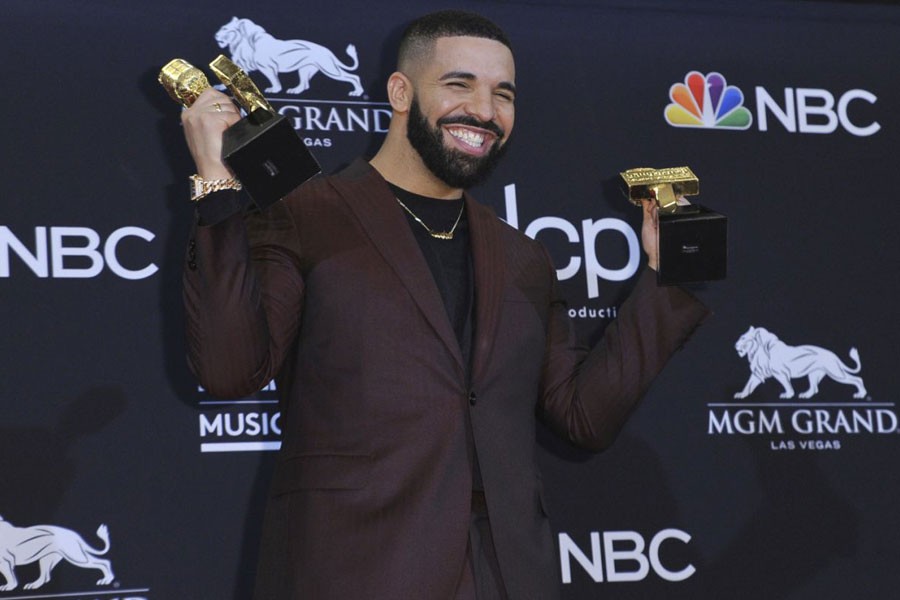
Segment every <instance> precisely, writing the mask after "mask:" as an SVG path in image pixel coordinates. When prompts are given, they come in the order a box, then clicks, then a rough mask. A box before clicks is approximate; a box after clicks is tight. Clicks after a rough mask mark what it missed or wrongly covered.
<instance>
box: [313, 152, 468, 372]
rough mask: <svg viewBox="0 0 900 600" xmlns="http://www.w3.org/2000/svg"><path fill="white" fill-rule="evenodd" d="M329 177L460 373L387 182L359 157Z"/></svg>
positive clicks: (435, 294) (455, 347) (436, 298)
mask: <svg viewBox="0 0 900 600" xmlns="http://www.w3.org/2000/svg"><path fill="white" fill-rule="evenodd" d="M329 181H330V183H331V185H332V186H333V187H334V189H335V190H336V191H337V192H338V194H340V196H341V197H342V198H343V199H344V201H345V202H346V203H347V205H348V206H349V207H350V209H351V210H352V211H353V213H354V214H356V216H357V218H358V219H359V222H360V224H361V226H362V228H363V230H364V231H365V232H366V234H367V235H368V236H369V238H370V239H371V240H372V244H373V245H374V246H375V248H376V249H377V250H378V252H379V253H380V254H381V255H382V256H383V257H384V259H385V261H386V262H387V263H388V264H389V265H390V266H391V268H392V269H393V270H394V272H395V273H396V274H397V277H398V278H399V279H400V281H401V282H402V283H403V285H404V286H405V287H406V289H407V291H408V292H409V294H410V296H412V298H413V300H414V301H415V303H416V304H417V305H418V306H419V308H420V310H421V311H422V313H423V314H424V315H425V318H426V319H427V320H428V322H429V323H430V324H431V326H432V327H433V328H434V331H435V333H436V334H437V335H438V337H440V338H441V340H442V341H443V342H444V343H445V344H446V345H447V347H448V349H449V350H450V352H451V353H452V354H453V356H454V358H456V360H457V362H458V363H459V366H460V367H461V368H462V369H463V371H465V365H464V364H463V358H462V351H461V350H460V348H459V342H457V340H456V334H455V333H454V332H453V328H452V326H451V325H450V319H449V318H448V317H447V310H446V309H445V308H444V301H443V300H442V299H441V294H440V292H439V291H438V289H437V285H435V283H434V277H433V276H432V274H431V270H430V269H429V268H428V263H426V262H425V258H424V257H423V256H422V251H421V249H420V248H419V245H418V243H417V242H416V239H415V236H413V234H412V232H411V231H410V230H409V224H408V223H407V221H406V217H404V216H403V212H402V209H401V208H400V206H399V205H398V204H397V201H396V199H395V198H394V194H393V193H391V190H390V188H389V187H388V185H387V183H386V182H385V181H384V179H382V177H381V176H380V175H379V174H378V172H377V171H376V170H375V169H373V168H372V167H371V166H370V165H369V164H368V163H366V162H365V161H363V160H358V161H356V162H355V163H354V164H353V165H351V166H350V167H349V168H348V169H347V170H345V171H343V172H342V173H340V174H338V175H337V176H335V177H331V178H329ZM476 271H477V267H476ZM476 280H477V276H476Z"/></svg>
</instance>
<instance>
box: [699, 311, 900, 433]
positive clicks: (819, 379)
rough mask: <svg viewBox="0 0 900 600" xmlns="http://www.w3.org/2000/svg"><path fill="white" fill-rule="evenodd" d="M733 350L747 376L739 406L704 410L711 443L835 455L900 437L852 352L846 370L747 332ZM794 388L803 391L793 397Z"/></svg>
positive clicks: (830, 355)
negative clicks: (762, 442) (727, 439)
mask: <svg viewBox="0 0 900 600" xmlns="http://www.w3.org/2000/svg"><path fill="white" fill-rule="evenodd" d="M734 349H735V351H736V352H737V355H738V357H739V359H741V360H746V361H747V363H748V366H749V369H750V376H749V377H748V379H747V381H746V383H745V384H744V387H743V389H741V390H740V391H739V392H737V393H735V394H734V400H736V401H737V402H711V403H709V404H708V405H707V408H708V421H707V433H708V434H709V435H711V436H765V437H767V438H769V448H770V449H771V450H840V449H841V447H842V445H844V444H846V443H848V442H849V441H850V440H851V439H853V438H858V437H860V436H885V435H894V436H896V434H897V433H900V429H898V423H900V420H898V417H897V413H896V410H895V407H896V403H894V402H876V401H874V400H873V398H872V396H871V395H869V392H868V391H867V389H866V386H865V383H864V381H863V378H862V376H861V372H862V360H861V358H860V352H859V351H858V350H857V349H856V348H855V347H851V348H850V349H849V350H848V353H847V354H848V356H849V360H850V362H852V365H851V364H848V362H846V361H844V360H842V359H841V358H840V357H839V356H838V355H837V354H836V353H835V352H832V351H831V350H828V349H826V348H822V347H820V346H815V345H811V344H803V345H795V344H789V343H786V342H784V341H782V340H781V339H780V338H779V337H778V335H776V334H775V333H773V332H771V331H769V330H768V329H766V328H764V327H754V326H751V327H750V328H749V329H747V331H745V332H744V333H743V334H742V335H741V336H739V337H738V339H737V342H736V343H735V345H734ZM799 382H805V385H803V387H804V388H805V389H801V390H800V393H799V394H798V393H797V392H796V391H795V389H794V385H798V387H800V385H801V384H800V383H799ZM776 393H777V396H776ZM751 395H752V396H753V399H751V400H749V401H748V399H749V398H750V397H751Z"/></svg>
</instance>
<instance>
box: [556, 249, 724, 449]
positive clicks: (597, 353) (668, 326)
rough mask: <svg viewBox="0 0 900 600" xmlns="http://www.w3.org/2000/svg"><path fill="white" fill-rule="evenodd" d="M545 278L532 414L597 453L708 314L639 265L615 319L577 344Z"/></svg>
mask: <svg viewBox="0 0 900 600" xmlns="http://www.w3.org/2000/svg"><path fill="white" fill-rule="evenodd" d="M551 270H552V263H551ZM551 277H552V281H553V285H552V297H551V301H550V316H549V319H548V324H547V329H548V333H547V350H546V355H545V359H544V365H543V374H542V383H541V397H540V404H539V414H540V415H541V416H542V418H543V419H544V421H545V422H547V423H548V424H549V425H550V426H551V427H552V428H553V429H554V430H556V431H557V432H558V433H559V434H561V435H563V436H564V437H566V438H568V439H569V440H570V441H571V442H573V443H574V444H576V445H578V446H581V447H584V448H587V449H590V450H594V451H599V450H603V449H604V448H606V447H608V446H609V445H610V444H611V443H612V442H613V440H614V439H615V437H616V436H617V435H618V433H619V431H620V429H621V428H622V426H623V425H624V423H625V421H626V419H627V418H628V416H629V415H630V414H631V412H632V411H633V410H634V408H635V406H637V403H638V401H639V400H640V398H641V397H642V396H643V394H644V393H645V392H646V391H647V389H648V388H649V387H650V384H651V382H652V381H653V379H654V378H655V377H656V375H657V374H658V373H659V372H660V371H661V370H662V368H663V366H665V364H666V362H667V361H668V360H669V358H670V357H671V356H672V354H674V353H675V352H676V351H677V350H678V349H679V348H680V347H681V346H682V345H683V344H684V343H685V342H686V341H687V339H688V338H689V337H690V335H691V334H692V333H693V331H694V329H696V327H697V326H698V325H699V324H700V322H701V321H702V320H703V319H704V318H705V317H706V316H707V315H708V314H709V311H708V309H707V308H706V307H705V306H704V305H703V304H702V303H700V302H699V301H698V300H697V299H696V298H694V297H693V296H692V295H691V294H689V293H688V292H687V291H685V290H683V289H681V288H678V287H661V286H658V285H657V284H656V277H655V273H654V272H653V271H652V270H650V269H645V270H644V272H643V273H642V274H641V276H640V278H639V279H638V283H637V285H636V286H635V288H634V290H633V291H632V293H631V295H630V296H629V297H628V299H627V300H626V301H625V302H624V303H623V304H622V306H621V308H620V309H619V310H618V316H617V318H616V320H615V321H613V322H612V323H611V324H610V325H609V326H608V327H607V328H606V331H605V332H604V335H603V338H602V339H601V340H600V341H599V342H598V343H597V344H596V345H595V346H594V347H593V348H590V349H588V348H585V347H584V346H581V345H579V343H578V342H577V340H576V336H575V332H574V327H573V324H572V322H571V319H570V318H569V316H568V314H567V310H566V304H565V302H564V301H563V300H562V299H561V298H560V297H559V293H558V290H557V285H556V277H555V273H553V274H552V275H551Z"/></svg>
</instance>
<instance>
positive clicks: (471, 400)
mask: <svg viewBox="0 0 900 600" xmlns="http://www.w3.org/2000/svg"><path fill="white" fill-rule="evenodd" d="M476 402H478V397H477V396H476V395H475V392H469V405H470V406H475V403H476Z"/></svg>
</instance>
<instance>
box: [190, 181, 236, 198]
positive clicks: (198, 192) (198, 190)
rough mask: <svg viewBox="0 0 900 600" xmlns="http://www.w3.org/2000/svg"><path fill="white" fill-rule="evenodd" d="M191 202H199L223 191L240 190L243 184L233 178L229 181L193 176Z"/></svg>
mask: <svg viewBox="0 0 900 600" xmlns="http://www.w3.org/2000/svg"><path fill="white" fill-rule="evenodd" d="M188 179H189V180H190V182H191V202H197V201H198V200H200V199H201V198H205V197H206V196H208V195H209V194H211V193H213V192H218V191H221V190H240V189H241V188H242V186H241V182H240V181H238V180H237V179H235V178H234V177H231V178H229V179H203V178H202V177H200V176H199V175H191V176H190V177H189V178H188Z"/></svg>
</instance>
